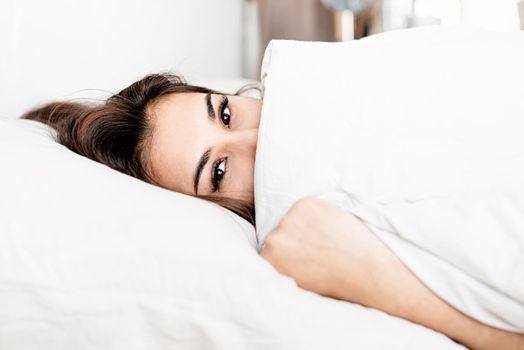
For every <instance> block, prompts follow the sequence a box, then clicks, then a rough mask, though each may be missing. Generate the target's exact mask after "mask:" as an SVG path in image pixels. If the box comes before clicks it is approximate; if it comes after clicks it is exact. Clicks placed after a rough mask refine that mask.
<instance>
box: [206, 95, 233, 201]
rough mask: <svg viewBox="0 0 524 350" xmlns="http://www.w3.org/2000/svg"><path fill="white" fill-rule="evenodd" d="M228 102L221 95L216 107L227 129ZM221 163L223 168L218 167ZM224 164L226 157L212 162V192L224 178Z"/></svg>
mask: <svg viewBox="0 0 524 350" xmlns="http://www.w3.org/2000/svg"><path fill="white" fill-rule="evenodd" d="M228 103H229V100H228V98H227V96H222V102H220V106H219V107H218V110H219V112H220V120H221V121H222V124H224V126H225V127H226V128H228V129H229V128H230V126H231V112H230V111H229V113H225V111H226V108H228ZM225 116H227V119H226V120H227V121H225ZM222 164H224V169H223V170H222V169H219V167H220V165H222ZM226 164H227V157H226V158H221V159H219V160H217V161H216V162H215V164H213V168H212V169H213V170H212V172H213V173H212V175H211V185H212V187H213V192H217V191H218V190H219V188H220V182H221V181H222V179H223V178H224V176H225V175H226V172H227V168H226V167H225V165H226ZM219 170H222V173H221V174H218V171H219Z"/></svg>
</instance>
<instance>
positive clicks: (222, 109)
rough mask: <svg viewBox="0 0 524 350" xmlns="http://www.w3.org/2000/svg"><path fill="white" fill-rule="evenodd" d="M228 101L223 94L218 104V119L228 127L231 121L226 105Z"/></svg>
mask: <svg viewBox="0 0 524 350" xmlns="http://www.w3.org/2000/svg"><path fill="white" fill-rule="evenodd" d="M228 103H229V100H228V98H227V96H224V98H223V99H222V103H221V104H220V119H221V120H222V123H223V124H224V125H225V126H226V127H228V128H229V124H230V123H231V111H230V110H229V107H228V105H227V104H228Z"/></svg>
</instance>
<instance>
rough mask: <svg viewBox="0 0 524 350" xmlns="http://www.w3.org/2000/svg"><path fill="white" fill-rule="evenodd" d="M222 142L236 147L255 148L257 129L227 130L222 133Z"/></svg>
mask: <svg viewBox="0 0 524 350" xmlns="http://www.w3.org/2000/svg"><path fill="white" fill-rule="evenodd" d="M222 137H223V138H224V141H225V142H226V143H227V144H230V145H231V146H236V147H242V148H245V147H250V148H251V147H256V145H257V139H258V128H249V129H238V130H227V131H225V132H224V133H223V136H222Z"/></svg>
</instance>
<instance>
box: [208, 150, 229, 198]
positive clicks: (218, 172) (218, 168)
mask: <svg viewBox="0 0 524 350" xmlns="http://www.w3.org/2000/svg"><path fill="white" fill-rule="evenodd" d="M225 173H226V159H225V158H224V159H221V160H219V161H218V162H217V163H216V164H215V166H214V167H213V178H212V179H211V182H212V184H213V192H216V191H217V190H218V188H219V187H220V181H222V179H223V178H224V175H225Z"/></svg>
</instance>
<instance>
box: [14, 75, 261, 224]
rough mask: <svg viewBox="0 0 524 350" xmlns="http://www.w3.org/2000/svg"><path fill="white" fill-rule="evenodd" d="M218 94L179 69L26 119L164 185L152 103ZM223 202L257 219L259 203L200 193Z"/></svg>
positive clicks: (89, 152)
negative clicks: (152, 156) (155, 162)
mask: <svg viewBox="0 0 524 350" xmlns="http://www.w3.org/2000/svg"><path fill="white" fill-rule="evenodd" d="M184 92H197V93H218V94H221V93H219V92H217V91H214V90H211V89H208V88H205V87H200V86H194V85H188V84H187V83H186V82H185V80H184V79H183V78H182V77H181V76H178V75H175V74H169V73H164V74H151V75H148V76H146V77H144V78H142V79H140V80H139V81H137V82H135V83H133V84H131V85H130V86H128V87H127V88H125V89H123V90H122V91H120V92H119V93H117V94H115V95H113V96H111V97H109V98H108V99H107V100H106V101H105V102H103V103H101V104H88V103H80V102H53V103H49V104H47V105H44V106H42V107H38V108H36V109H33V110H31V111H29V112H27V113H26V114H24V115H23V116H22V117H21V118H23V119H31V120H36V121H39V122H42V123H45V124H47V125H49V126H51V127H53V128H54V129H55V130H56V132H57V133H56V140H57V142H59V143H61V144H63V145H65V146H66V147H68V148H69V149H71V150H72V151H73V152H76V153H78V154H80V155H82V156H85V157H87V158H89V159H92V160H95V161H97V162H100V163H102V164H105V165H107V166H109V167H111V168H113V169H115V170H118V171H120V172H122V173H124V174H127V175H130V176H133V177H136V178H138V179H140V180H143V181H146V182H149V183H152V184H155V185H158V183H156V182H155V181H154V180H153V177H152V176H151V173H150V171H149V169H148V168H149V167H148V161H147V158H146V156H147V153H148V148H149V144H148V142H149V141H150V140H151V130H152V125H151V123H150V122H149V120H150V118H148V117H149V116H148V112H149V107H150V106H152V104H153V103H154V102H155V101H157V100H158V99H159V98H160V97H162V96H166V95H169V94H174V93H184ZM199 198H203V199H206V200H209V201H211V202H214V203H216V204H219V205H221V206H223V207H225V208H227V209H229V210H231V211H233V212H234V213H236V214H238V215H240V216H241V217H243V218H244V219H246V220H247V221H249V222H250V223H252V224H255V209H254V206H253V204H251V203H248V202H245V201H241V200H238V199H233V198H223V197H216V196H199Z"/></svg>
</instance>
